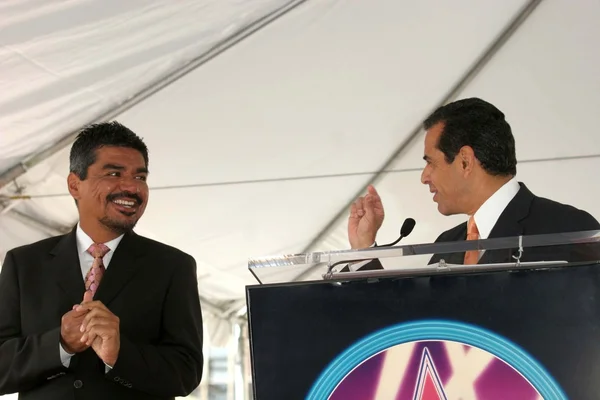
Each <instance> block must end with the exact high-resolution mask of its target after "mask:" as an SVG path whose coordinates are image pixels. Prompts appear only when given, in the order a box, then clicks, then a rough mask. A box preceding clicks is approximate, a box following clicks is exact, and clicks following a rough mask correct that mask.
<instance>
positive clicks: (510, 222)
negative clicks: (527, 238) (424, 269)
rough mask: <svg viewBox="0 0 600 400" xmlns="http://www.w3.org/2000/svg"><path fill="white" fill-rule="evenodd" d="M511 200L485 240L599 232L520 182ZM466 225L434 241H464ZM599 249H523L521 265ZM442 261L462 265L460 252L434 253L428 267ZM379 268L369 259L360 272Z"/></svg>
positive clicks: (575, 257)
mask: <svg viewBox="0 0 600 400" xmlns="http://www.w3.org/2000/svg"><path fill="white" fill-rule="evenodd" d="M519 185H520V189H519V191H518V192H517V194H516V195H515V197H514V198H513V199H512V200H511V201H510V203H508V205H507V206H506V208H505V209H504V211H503V212H502V214H501V215H500V217H499V218H498V221H497V222H496V224H495V225H494V228H493V229H492V231H491V232H490V234H489V238H490V239H492V238H501V237H513V236H521V235H544V234H552V233H565V232H577V231H588V230H600V223H598V221H597V220H596V219H595V218H594V217H592V216H591V215H590V214H589V213H587V212H586V211H583V210H579V209H577V208H575V207H573V206H570V205H566V204H562V203H558V202H556V201H553V200H549V199H545V198H543V197H538V196H536V195H534V194H533V193H531V191H530V190H529V189H528V188H527V187H526V186H525V184H523V183H519ZM466 237H467V222H463V223H462V224H460V225H458V226H455V227H454V228H452V229H449V230H447V231H445V232H443V233H442V234H441V235H440V236H439V237H438V238H437V239H436V241H435V242H436V243H439V242H453V241H460V240H466ZM599 247H600V246H598V245H597V244H590V245H576V246H575V245H571V246H555V247H530V248H526V249H524V252H523V255H522V257H521V261H522V262H530V261H557V260H565V261H569V262H577V261H590V260H592V259H596V260H598V259H600V249H599ZM517 254H518V249H516V248H515V249H508V250H488V251H486V252H485V253H484V254H483V256H482V257H481V259H480V260H479V264H486V263H503V262H514V261H515V260H514V259H513V258H512V256H513V255H517ZM441 259H444V261H445V262H446V263H449V264H463V260H464V253H452V254H434V255H433V256H432V257H431V260H430V261H429V263H430V264H434V263H437V262H439V261H440V260H441ZM375 269H383V267H382V265H381V263H380V262H379V260H373V261H371V262H370V263H367V264H366V265H364V266H363V267H362V268H361V269H360V270H361V271H365V270H375Z"/></svg>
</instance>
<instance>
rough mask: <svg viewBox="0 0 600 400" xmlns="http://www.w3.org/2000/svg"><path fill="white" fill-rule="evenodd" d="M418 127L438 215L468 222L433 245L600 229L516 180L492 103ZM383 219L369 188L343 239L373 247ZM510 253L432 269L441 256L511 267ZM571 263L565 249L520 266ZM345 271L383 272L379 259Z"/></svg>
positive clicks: (468, 256) (476, 102) (529, 253)
mask: <svg viewBox="0 0 600 400" xmlns="http://www.w3.org/2000/svg"><path fill="white" fill-rule="evenodd" d="M423 127H424V129H425V130H426V135H425V146H424V156H423V159H424V160H425V163H426V164H425V168H424V169H423V173H422V174H421V182H422V183H423V184H425V185H427V186H429V191H430V192H431V194H432V196H433V201H434V202H435V203H437V208H438V211H439V212H440V213H441V214H443V215H446V216H448V215H455V214H464V215H466V216H468V221H467V222H464V223H462V224H460V225H458V226H456V227H454V228H452V229H450V230H448V231H446V232H443V233H442V234H441V235H440V236H439V237H438V238H437V240H436V242H450V241H459V240H471V239H487V238H499V237H511V236H520V235H540V234H551V233H563V232H575V231H587V230H598V229H600V224H599V223H598V221H597V220H596V219H595V218H594V217H592V216H591V215H590V214H589V213H587V212H585V211H582V210H579V209H577V208H575V207H572V206H570V205H566V204H561V203H558V202H555V201H552V200H548V199H545V198H542V197H538V196H536V195H534V194H533V193H532V192H531V191H530V190H529V189H528V188H527V187H526V186H525V185H524V184H523V183H520V182H518V181H517V180H516V178H515V176H516V174H517V157H516V152H515V140H514V137H513V135H512V132H511V128H510V125H509V124H508V122H507V121H506V120H505V118H504V114H503V113H502V112H501V111H500V110H498V109H497V108H496V107H495V106H493V105H492V104H490V103H488V102H485V101H483V100H481V99H478V98H470V99H464V100H459V101H456V102H453V103H450V104H447V105H445V106H442V107H440V108H439V109H437V110H436V111H435V112H433V114H431V115H430V116H429V117H428V118H427V119H426V120H425V122H424V124H423ZM383 219H384V209H383V204H382V201H381V198H380V197H379V195H378V193H377V191H376V190H375V188H374V187H373V186H370V187H369V188H368V193H367V194H366V195H365V196H363V197H360V198H358V199H357V200H356V201H355V202H354V203H353V204H352V206H351V210H350V216H349V218H348V238H349V241H350V244H351V246H352V248H353V249H362V248H367V247H370V246H372V245H374V242H375V238H376V235H377V231H378V230H379V228H380V227H381V225H382V223H383ZM580 249H581V248H580ZM512 255H513V254H512V253H511V252H506V251H490V252H486V253H485V254H484V253H482V252H478V251H469V252H466V253H463V254H458V253H455V254H445V255H440V254H438V255H434V256H433V257H432V259H431V261H430V263H435V262H438V261H439V260H440V259H441V258H443V259H444V260H445V261H446V262H448V263H452V264H477V263H487V262H512V261H514V260H513V258H512ZM579 256H581V255H579ZM573 257H574V254H573V253H571V252H570V250H567V248H565V247H560V248H556V249H554V250H551V249H548V248H544V247H542V248H538V249H536V248H530V249H527V250H526V251H525V254H524V255H523V257H522V258H521V261H544V260H562V259H564V258H569V260H566V261H572V258H573ZM584 257H585V255H584ZM588 260H589V259H588ZM349 267H350V268H351V269H353V270H356V269H360V270H368V269H381V268H382V266H381V264H380V262H379V261H378V260H374V261H372V262H368V263H362V264H354V265H350V266H349Z"/></svg>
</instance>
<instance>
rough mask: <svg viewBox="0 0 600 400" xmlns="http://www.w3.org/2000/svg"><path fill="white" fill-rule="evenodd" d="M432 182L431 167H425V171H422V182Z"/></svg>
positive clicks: (426, 183)
mask: <svg viewBox="0 0 600 400" xmlns="http://www.w3.org/2000/svg"><path fill="white" fill-rule="evenodd" d="M430 182H431V179H430V177H429V168H427V167H425V168H423V172H421V183H422V184H423V185H428V184H429V183H430Z"/></svg>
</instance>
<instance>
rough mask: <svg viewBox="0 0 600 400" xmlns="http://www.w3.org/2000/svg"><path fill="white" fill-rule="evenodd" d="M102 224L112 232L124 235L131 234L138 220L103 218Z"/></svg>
mask: <svg viewBox="0 0 600 400" xmlns="http://www.w3.org/2000/svg"><path fill="white" fill-rule="evenodd" d="M100 222H102V224H103V225H104V226H106V227H107V228H108V229H110V230H111V231H113V232H115V233H119V234H122V233H127V232H131V231H132V230H133V228H135V225H136V224H137V222H138V220H137V219H131V218H127V219H125V218H120V219H116V218H103V219H101V220H100Z"/></svg>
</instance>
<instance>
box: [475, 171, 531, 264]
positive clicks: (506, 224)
mask: <svg viewBox="0 0 600 400" xmlns="http://www.w3.org/2000/svg"><path fill="white" fill-rule="evenodd" d="M519 185H520V186H521V188H520V189H519V191H518V192H517V194H516V195H515V197H514V198H513V199H512V200H511V201H510V203H508V205H507V206H506V208H505V209H504V211H503V212H502V214H500V218H498V221H497V222H496V225H494V228H492V231H491V232H490V235H489V238H490V239H493V238H501V237H512V236H520V235H522V234H523V226H522V225H521V221H523V220H524V219H525V218H527V216H528V215H529V210H530V208H531V202H532V201H533V199H534V198H535V196H534V194H533V193H531V191H529V189H527V186H525V185H524V184H523V183H521V182H519ZM508 251H509V250H506V251H505V250H491V251H486V252H485V253H484V254H483V257H481V259H480V260H479V263H480V264H485V263H493V262H505V261H507V252H508ZM511 254H512V253H511ZM508 258H510V257H508Z"/></svg>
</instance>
